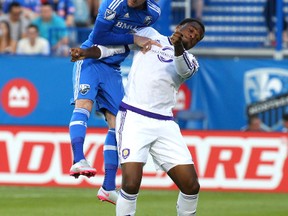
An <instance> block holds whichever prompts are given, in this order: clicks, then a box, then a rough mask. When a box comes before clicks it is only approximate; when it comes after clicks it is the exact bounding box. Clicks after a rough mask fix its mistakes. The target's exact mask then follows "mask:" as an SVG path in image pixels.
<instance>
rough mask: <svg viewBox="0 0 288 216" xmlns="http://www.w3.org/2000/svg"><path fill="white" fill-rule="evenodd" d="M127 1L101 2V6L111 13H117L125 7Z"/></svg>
mask: <svg viewBox="0 0 288 216" xmlns="http://www.w3.org/2000/svg"><path fill="white" fill-rule="evenodd" d="M126 2H127V1H123V0H103V1H102V3H101V4H103V5H105V7H106V9H109V10H112V11H119V10H121V9H122V8H123V7H124V6H125V5H127V3H126Z"/></svg>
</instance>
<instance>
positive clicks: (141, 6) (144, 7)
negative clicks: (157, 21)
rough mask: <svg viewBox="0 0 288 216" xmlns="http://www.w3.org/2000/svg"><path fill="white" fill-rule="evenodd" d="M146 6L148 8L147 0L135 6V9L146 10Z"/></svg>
mask: <svg viewBox="0 0 288 216" xmlns="http://www.w3.org/2000/svg"><path fill="white" fill-rule="evenodd" d="M146 8H147V2H144V3H143V4H142V5H139V6H138V7H135V9H137V10H146Z"/></svg>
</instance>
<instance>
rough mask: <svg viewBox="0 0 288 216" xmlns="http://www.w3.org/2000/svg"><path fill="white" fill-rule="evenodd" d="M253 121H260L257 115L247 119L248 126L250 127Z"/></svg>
mask: <svg viewBox="0 0 288 216" xmlns="http://www.w3.org/2000/svg"><path fill="white" fill-rule="evenodd" d="M254 119H260V118H259V116H258V115H257V114H254V115H251V116H249V117H248V124H249V125H250V124H251V123H252V121H253V120H254Z"/></svg>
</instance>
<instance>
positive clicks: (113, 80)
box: [73, 59, 124, 116]
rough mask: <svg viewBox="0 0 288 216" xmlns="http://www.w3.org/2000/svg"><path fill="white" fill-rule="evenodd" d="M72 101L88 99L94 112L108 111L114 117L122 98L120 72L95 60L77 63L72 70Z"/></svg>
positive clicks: (122, 89)
mask: <svg viewBox="0 0 288 216" xmlns="http://www.w3.org/2000/svg"><path fill="white" fill-rule="evenodd" d="M73 90H74V101H75V100H77V99H89V100H92V101H93V102H96V103H95V104H96V110H97V111H100V112H102V113H104V112H105V110H109V111H110V112H111V113H113V114H114V115H115V116H116V115H117V112H118V110H119V105H120V103H121V100H122V98H123V96H124V88H123V83H122V76H121V72H120V70H119V69H118V68H114V67H112V66H109V65H107V64H105V63H103V62H101V61H98V60H95V59H85V60H81V61H77V62H75V64H74V68H73Z"/></svg>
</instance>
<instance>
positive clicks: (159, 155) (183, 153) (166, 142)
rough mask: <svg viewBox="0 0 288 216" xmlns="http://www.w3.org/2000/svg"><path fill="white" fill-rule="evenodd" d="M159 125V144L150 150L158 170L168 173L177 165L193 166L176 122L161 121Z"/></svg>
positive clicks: (155, 144)
mask: <svg viewBox="0 0 288 216" xmlns="http://www.w3.org/2000/svg"><path fill="white" fill-rule="evenodd" d="M158 124H159V129H158V130H157V133H158V137H157V142H155V143H154V144H153V145H152V146H151V149H150V153H151V155H152V156H153V160H154V162H155V164H156V168H160V169H163V170H164V171H166V172H167V171H168V170H170V169H171V168H172V167H174V166H176V165H184V164H193V160H192V156H191V153H190V151H189V149H188V147H187V144H186V143H185V141H184V138H183V136H182V134H181V132H180V128H179V126H178V125H177V124H176V123H175V122H174V121H159V123H158ZM157 166H158V167H157Z"/></svg>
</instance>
